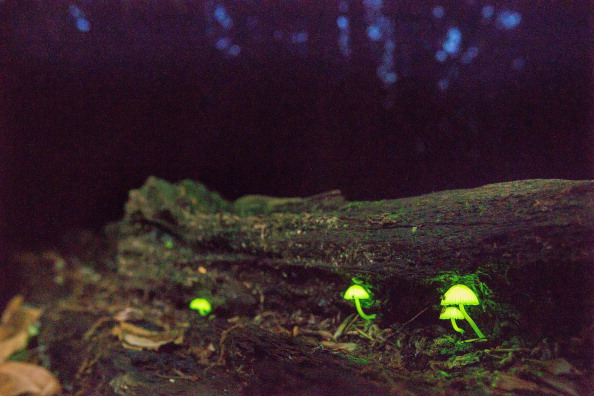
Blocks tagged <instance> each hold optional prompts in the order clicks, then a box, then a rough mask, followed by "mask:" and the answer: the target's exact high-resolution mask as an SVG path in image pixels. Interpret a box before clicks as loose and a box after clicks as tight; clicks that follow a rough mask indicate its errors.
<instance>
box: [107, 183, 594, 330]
mask: <svg viewBox="0 0 594 396" xmlns="http://www.w3.org/2000/svg"><path fill="white" fill-rule="evenodd" d="M593 197H594V182H591V181H569V180H524V181H515V182H508V183H499V184H491V185H487V186H483V187H480V188H475V189H467V190H452V191H443V192H438V193H433V194H428V195H423V196H419V197H412V198H405V199H396V200H385V201H378V202H347V201H346V200H345V198H343V197H342V196H341V195H340V193H339V192H338V191H333V192H329V193H326V194H321V195H317V196H313V197H309V198H272V197H265V196H247V197H244V198H241V199H238V200H237V201H235V202H233V203H230V202H227V201H225V200H224V199H222V198H221V197H220V196H219V195H217V194H216V193H211V192H209V191H208V190H207V189H206V188H205V187H204V186H202V185H200V184H198V183H195V182H191V181H183V182H180V183H179V184H169V183H167V182H165V181H163V180H160V179H157V178H149V179H148V180H147V182H146V184H145V185H144V186H143V187H142V188H140V189H138V190H133V191H131V192H130V198H129V201H128V203H127V204H126V214H125V218H124V219H123V221H122V222H121V223H120V232H121V235H120V243H119V254H118V266H119V271H120V272H121V273H122V274H124V275H125V276H127V277H129V278H130V279H131V284H135V285H142V287H145V288H149V289H150V288H152V287H155V286H158V287H160V288H161V290H162V292H163V293H169V294H170V295H173V293H179V291H178V290H177V289H176V287H175V286H174V285H181V286H184V285H185V286H188V287H192V286H193V287H194V288H198V289H202V290H207V291H208V293H212V294H213V295H214V298H215V300H216V299H217V298H218V300H217V301H216V303H218V304H219V305H220V306H222V307H224V308H225V309H229V310H233V311H242V310H246V309H248V310H249V309H250V307H254V306H257V305H258V304H262V303H263V301H264V300H266V302H267V303H274V301H275V299H276V300H278V303H279V304H287V303H289V301H290V303H291V304H293V306H295V305H297V306H299V303H296V302H295V301H297V298H298V297H299V298H305V299H306V300H308V301H307V303H308V304H310V305H311V304H312V303H313V304H314V305H317V306H318V307H321V308H320V309H324V308H323V307H324V306H325V305H326V306H327V305H333V304H334V303H335V302H336V301H337V297H338V296H339V295H340V291H341V290H343V288H344V287H345V282H348V279H349V278H350V277H352V276H357V275H364V276H365V277H366V279H368V280H369V281H370V282H373V284H374V285H378V287H379V288H381V289H382V290H383V291H382V293H383V294H384V296H383V297H384V299H390V298H393V297H395V296H396V297H399V298H403V296H402V295H401V294H400V293H401V292H400V290H401V289H402V285H403V284H404V285H405V287H406V288H411V287H412V288H415V287H417V286H420V285H422V284H423V282H424V281H426V280H427V279H428V278H430V277H433V276H435V275H437V274H439V273H440V272H441V271H451V270H456V271H458V273H460V274H468V273H473V272H476V271H477V270H480V271H481V273H482V274H484V275H485V276H486V277H488V278H490V282H491V285H490V286H491V287H492V288H493V289H494V290H495V292H496V293H497V292H498V293H499V294H500V296H503V295H507V296H508V298H507V300H508V301H512V302H513V300H514V299H517V298H524V297H523V294H517V293H519V292H518V290H520V289H519V287H520V286H521V288H522V289H521V290H525V292H524V293H525V294H530V295H532V300H534V298H536V297H535V295H538V294H546V293H549V294H556V293H557V294H558V293H564V290H572V293H573V294H574V295H575V296H576V297H575V298H570V299H569V300H568V302H566V304H567V305H571V306H572V307H573V308H572V309H577V310H578V311H579V312H580V314H584V310H589V309H591V308H588V306H589V304H590V303H589V301H590V297H588V296H589V294H588V293H589V292H591V291H592V275H591V264H592V262H593V257H594V252H593V246H594V245H593V243H592V242H593V235H594V215H593V212H592V208H593V207H594V205H593V199H594V198H593ZM557 272H559V275H558V276H557V275H556V273H557ZM540 277H542V278H543V279H544V278H546V279H547V280H546V281H543V282H542V283H539V282H538V280H539V278H540ZM551 279H554V280H553V281H551ZM246 284H247V285H248V286H246ZM347 284H348V283H347ZM397 285H398V286H397ZM168 287H169V288H170V289H169V290H171V292H168V291H166V290H167V288H168ZM419 290H420V292H419V291H417V294H418V295H417V297H418V296H419V295H420V296H423V295H425V294H426V292H427V289H426V288H425V289H423V288H422V287H421V289H419ZM513 292H516V294H514V295H513V296H511V297H510V295H511V294H510V293H513ZM590 295H591V294H590ZM582 297H583V298H585V301H584V300H583V299H581V298H582ZM415 298H416V297H415ZM431 298H434V296H431ZM421 300H422V299H421ZM548 304H549V306H555V307H556V308H555V309H563V310H566V309H567V306H565V305H564V306H559V305H558V304H557V305H555V304H556V303H555V302H554V301H548ZM575 304H577V308H576V306H575ZM545 305H546V304H544V305H542V307H543V308H542V309H543V310H544V309H545V307H544V306H545ZM417 308H419V306H418V305H417V306H414V305H413V308H411V311H410V312H412V310H415V309H417ZM539 309H540V308H539ZM520 310H521V309H520ZM580 310H581V311H580ZM417 312H418V311H417ZM541 313H542V312H541ZM537 317H540V316H539V315H537ZM553 320H556V319H553ZM556 324H557V322H554V325H556Z"/></svg>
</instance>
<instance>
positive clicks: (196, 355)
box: [8, 232, 594, 395]
mask: <svg viewBox="0 0 594 396" xmlns="http://www.w3.org/2000/svg"><path fill="white" fill-rule="evenodd" d="M113 260H114V256H113V249H112V246H110V245H109V243H107V242H106V241H105V240H104V239H103V238H102V237H100V236H97V235H94V234H92V233H88V232H83V233H80V234H79V235H77V236H76V237H73V238H72V239H71V240H70V241H69V242H68V243H66V244H65V245H64V246H62V247H60V248H56V249H45V250H41V251H38V252H23V251H20V252H16V253H15V254H14V255H13V256H12V259H11V264H12V266H11V267H8V268H13V269H14V271H16V273H15V276H18V277H19V278H20V279H21V280H22V293H23V294H24V297H25V303H26V304H28V305H29V306H32V307H36V308H39V309H41V310H42V312H43V313H42V315H41V319H40V326H39V333H38V335H37V336H34V337H32V338H30V339H29V344H28V346H27V347H26V348H25V349H24V350H22V351H20V352H18V353H16V354H14V355H12V356H11V360H16V361H23V362H29V363H34V364H36V365H40V366H44V367H46V368H47V369H49V370H50V371H51V372H52V373H53V374H54V375H55V376H56V377H57V379H58V380H59V381H60V383H61V385H62V387H63V391H62V392H63V394H66V395H236V394H237V395H347V394H355V395H371V394H378V395H379V394H382V395H383V394H386V395H388V394H404V395H436V394H437V395H449V394H495V395H505V394H521V395H588V394H593V393H594V392H593V390H594V387H593V381H592V356H591V351H592V329H587V330H586V331H584V332H583V334H581V335H579V336H576V337H573V338H570V339H540V340H536V339H525V338H521V337H518V336H516V335H513V334H502V335H500V336H499V337H498V338H497V339H494V340H487V341H477V340H475V341H472V337H471V331H470V329H469V328H468V331H467V332H466V333H465V334H464V335H459V334H458V333H456V332H455V331H453V330H452V328H451V326H449V321H439V323H434V324H432V325H429V326H427V325H426V322H425V321H423V320H422V318H423V316H424V315H427V314H428V313H429V312H430V311H431V310H432V309H433V307H427V308H426V309H425V310H422V311H420V312H418V313H417V314H416V315H412V316H411V317H410V318H409V319H408V320H407V321H404V322H402V323H393V324H391V325H386V324H385V323H384V321H382V319H381V318H379V319H377V320H373V321H366V320H363V319H362V318H361V317H360V316H358V315H357V314H356V311H355V309H354V306H350V307H349V306H348V305H347V304H345V306H344V309H342V308H341V309H340V310H339V311H338V312H336V314H334V315H332V316H328V315H325V314H316V313H312V312H306V311H305V310H301V309H296V310H292V311H290V310H285V309H283V308H282V307H280V306H278V305H277V304H272V303H270V304H268V303H267V302H266V301H261V302H262V304H260V307H261V309H259V310H257V311H256V312H246V313H245V314H239V315H238V314H237V313H236V312H232V313H231V312H230V311H225V310H217V309H215V310H214V311H213V312H212V313H210V314H209V315H207V316H201V315H200V314H199V313H198V312H196V311H193V310H190V309H189V308H188V305H187V304H188V302H187V301H185V300H184V299H183V298H181V297H180V299H179V300H172V299H171V298H163V295H161V293H160V290H159V289H158V288H157V289H152V290H147V289H144V290H143V289H138V288H134V287H128V285H127V284H126V279H124V278H122V277H121V276H119V275H118V274H117V272H116V271H115V270H114V268H115V265H114V261H113ZM205 270H206V269H205ZM167 295H171V294H170V293H169V292H168V293H167ZM180 296H182V293H180ZM262 298H263V297H262ZM322 312H323V311H322Z"/></svg>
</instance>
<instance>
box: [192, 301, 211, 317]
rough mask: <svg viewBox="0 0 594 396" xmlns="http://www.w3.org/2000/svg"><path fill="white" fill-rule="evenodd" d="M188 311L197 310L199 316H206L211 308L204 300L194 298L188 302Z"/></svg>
mask: <svg viewBox="0 0 594 396" xmlns="http://www.w3.org/2000/svg"><path fill="white" fill-rule="evenodd" d="M190 309H195V310H197V311H198V313H199V314H200V316H206V315H208V314H209V313H210V311H212V306H211V305H210V302H209V301H208V300H207V299H206V298H195V299H193V300H192V301H191V302H190Z"/></svg>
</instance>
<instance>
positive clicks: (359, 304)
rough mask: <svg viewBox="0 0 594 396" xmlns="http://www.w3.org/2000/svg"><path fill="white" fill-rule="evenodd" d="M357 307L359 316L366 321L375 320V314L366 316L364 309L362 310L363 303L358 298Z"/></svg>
mask: <svg viewBox="0 0 594 396" xmlns="http://www.w3.org/2000/svg"><path fill="white" fill-rule="evenodd" d="M355 306H356V307H357V312H359V315H361V317H362V318H363V319H365V320H372V319H375V314H373V315H365V312H363V309H362V308H361V302H360V301H359V299H358V298H355Z"/></svg>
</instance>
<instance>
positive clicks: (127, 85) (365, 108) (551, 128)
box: [0, 0, 593, 241]
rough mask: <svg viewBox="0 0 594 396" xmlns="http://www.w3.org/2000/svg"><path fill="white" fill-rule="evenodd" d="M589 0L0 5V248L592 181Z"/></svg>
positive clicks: (9, 1) (118, 0)
mask: <svg viewBox="0 0 594 396" xmlns="http://www.w3.org/2000/svg"><path fill="white" fill-rule="evenodd" d="M589 8H590V2H589V1H588V0H583V1H580V0H576V1H552V2H546V6H545V5H544V3H543V2H534V1H495V2H488V1H483V2H481V1H464V0H457V1H448V2H443V1H435V2H419V1H409V0H407V1H394V0H392V1H390V0H384V1H383V2H382V1H381V0H356V1H355V0H351V1H327V0H316V1H313V0H293V1H288V0H284V1H283V0H277V1H272V0H243V1H238V0H235V1H229V0H227V1H214V0H210V1H195V0H187V1H184V0H159V1H157V0H154V1H140V0H104V1H101V0H84V1H83V0H80V1H76V2H75V1H53V0H44V1H32V0H18V1H17V0H0V61H1V63H0V131H1V136H0V155H1V158H0V167H1V168H0V203H2V206H1V208H0V209H1V214H2V221H1V222H0V231H1V234H0V236H2V238H13V239H22V240H25V241H33V240H47V239H48V238H49V239H52V238H60V237H61V236H62V235H63V234H64V233H65V232H66V231H67V230H68V229H70V228H72V227H91V228H99V227H101V226H102V225H104V224H105V223H106V222H108V221H112V220H117V219H118V218H119V217H120V216H121V214H122V208H123V205H124V203H125V201H126V198H127V192H128V191H129V190H130V189H132V188H138V187H139V186H140V185H142V183H143V182H144V180H145V179H146V178H147V177H148V176H150V175H156V176H159V177H163V178H166V179H167V180H170V181H177V180H180V179H185V178H190V179H194V180H197V181H200V182H202V183H204V184H206V185H207V186H208V187H209V188H210V189H212V190H215V191H218V192H220V193H221V194H222V195H223V196H225V197H226V198H228V199H235V198H237V197H240V196H242V195H245V194H251V193H257V194H267V195H275V196H307V195H313V194H317V193H320V192H323V191H327V190H331V189H340V190H341V191H342V192H343V194H344V195H345V196H346V197H347V198H348V199H351V200H376V199H389V198H399V197H405V196H413V195H419V194H423V193H429V192H432V191H439V190H444V189H453V188H467V187H477V186H481V185H484V184H488V183H495V182H502V181H510V180H518V179H528V178H567V179H589V178H593V172H592V151H591V146H592V141H591V140H592V113H591V109H592V107H593V104H592V75H593V74H592V58H591V46H590V45H591V36H592V29H591V26H589V24H588V23H589V21H588V16H589V15H590V9H589Z"/></svg>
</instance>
